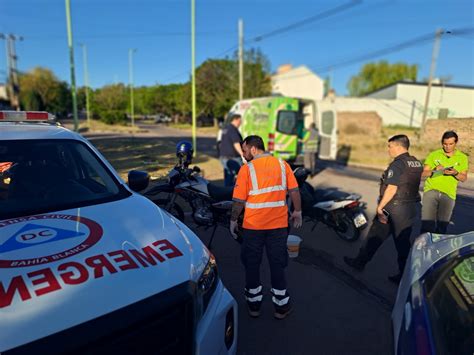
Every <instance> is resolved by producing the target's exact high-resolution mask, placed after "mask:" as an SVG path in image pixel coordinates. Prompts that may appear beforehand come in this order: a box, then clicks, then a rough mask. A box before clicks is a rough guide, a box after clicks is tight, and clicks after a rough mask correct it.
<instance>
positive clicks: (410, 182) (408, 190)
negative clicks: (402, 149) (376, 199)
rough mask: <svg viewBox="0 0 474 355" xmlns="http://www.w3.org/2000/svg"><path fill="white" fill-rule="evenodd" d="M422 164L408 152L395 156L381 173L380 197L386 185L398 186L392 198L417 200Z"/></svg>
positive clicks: (418, 197)
mask: <svg viewBox="0 0 474 355" xmlns="http://www.w3.org/2000/svg"><path fill="white" fill-rule="evenodd" d="M422 172H423V164H421V162H420V161H419V160H418V159H416V158H415V157H413V156H411V155H409V154H408V153H404V154H401V155H399V156H397V157H396V158H395V159H394V160H393V162H392V163H391V164H390V165H389V166H388V168H387V170H385V172H384V173H383V175H382V181H381V184H380V198H382V196H383V194H384V192H385V189H386V188H387V185H395V186H397V187H398V189H397V193H396V195H395V196H394V198H393V200H394V201H396V200H399V201H419V199H420V196H419V193H418V189H419V186H420V180H421V173H422Z"/></svg>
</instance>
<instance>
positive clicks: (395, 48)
mask: <svg viewBox="0 0 474 355" xmlns="http://www.w3.org/2000/svg"><path fill="white" fill-rule="evenodd" d="M469 33H474V27H467V28H459V29H453V30H449V31H447V30H445V31H444V34H450V35H460V34H461V35H466V34H469ZM432 39H433V34H432V33H429V34H426V35H423V36H418V37H415V38H413V39H410V40H407V41H404V42H401V43H398V44H395V45H392V46H389V47H386V48H382V49H378V50H375V51H372V52H369V53H366V54H363V55H359V56H355V57H352V58H348V59H343V60H340V61H338V62H336V63H334V64H327V65H325V66H320V67H315V66H311V69H312V70H313V71H315V72H316V73H325V72H328V71H330V70H333V69H336V68H342V67H345V66H349V65H352V64H355V63H359V62H361V61H365V60H370V59H374V58H377V57H381V56H383V55H385V54H389V53H394V52H398V51H401V50H403V49H406V48H409V47H413V46H416V45H418V44H422V43H428V42H430V41H431V40H432ZM308 75H313V73H304V74H295V75H286V76H284V77H282V78H279V80H291V79H296V78H299V77H304V76H308Z"/></svg>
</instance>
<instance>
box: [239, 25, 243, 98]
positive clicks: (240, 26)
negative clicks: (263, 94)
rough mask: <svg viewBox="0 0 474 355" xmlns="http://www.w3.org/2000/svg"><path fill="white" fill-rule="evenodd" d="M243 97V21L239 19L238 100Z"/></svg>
mask: <svg viewBox="0 0 474 355" xmlns="http://www.w3.org/2000/svg"><path fill="white" fill-rule="evenodd" d="M243 98H244V22H243V21H242V19H239V100H243Z"/></svg>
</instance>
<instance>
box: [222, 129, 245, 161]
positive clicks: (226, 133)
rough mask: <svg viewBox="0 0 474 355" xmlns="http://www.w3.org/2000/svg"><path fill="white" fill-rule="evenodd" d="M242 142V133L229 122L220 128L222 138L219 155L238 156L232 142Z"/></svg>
mask: <svg viewBox="0 0 474 355" xmlns="http://www.w3.org/2000/svg"><path fill="white" fill-rule="evenodd" d="M240 142H242V135H241V134H240V132H239V130H238V129H237V127H235V126H234V125H233V124H231V123H229V124H228V125H226V126H225V127H224V128H223V129H222V139H221V146H220V156H221V157H226V158H235V157H240V154H239V153H238V152H237V151H236V150H235V148H234V144H235V143H240Z"/></svg>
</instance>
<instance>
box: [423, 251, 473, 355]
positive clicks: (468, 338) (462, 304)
mask: <svg viewBox="0 0 474 355" xmlns="http://www.w3.org/2000/svg"><path fill="white" fill-rule="evenodd" d="M425 292H426V295H427V304H428V309H429V311H430V312H429V313H430V318H431V325H432V331H433V336H434V339H435V342H436V348H437V353H439V354H453V355H454V354H472V350H473V349H474V333H473V331H472V330H473V329H474V256H473V255H472V254H471V255H470V256H467V257H464V258H463V259H461V260H459V259H457V260H453V261H452V262H451V263H448V264H447V265H445V266H443V267H441V268H440V269H439V270H437V271H436V272H433V273H432V274H430V275H429V276H428V277H427V278H426V280H425Z"/></svg>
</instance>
